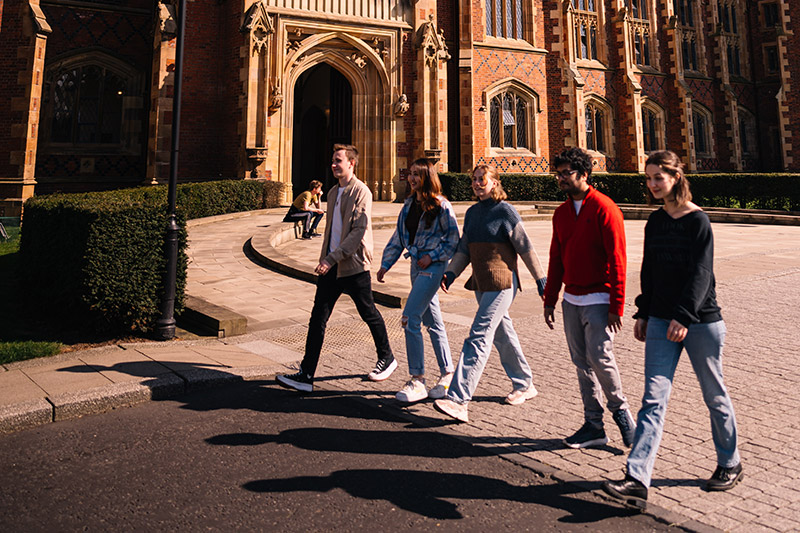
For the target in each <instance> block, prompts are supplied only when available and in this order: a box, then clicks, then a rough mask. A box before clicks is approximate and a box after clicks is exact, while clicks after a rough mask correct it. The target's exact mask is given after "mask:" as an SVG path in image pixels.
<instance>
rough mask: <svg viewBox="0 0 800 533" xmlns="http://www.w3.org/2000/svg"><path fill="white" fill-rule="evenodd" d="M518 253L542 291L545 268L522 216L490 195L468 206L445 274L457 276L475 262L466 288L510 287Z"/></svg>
mask: <svg viewBox="0 0 800 533" xmlns="http://www.w3.org/2000/svg"><path fill="white" fill-rule="evenodd" d="M517 255H519V256H520V257H521V258H522V261H523V262H524V263H525V266H526V267H527V268H528V271H529V272H530V273H531V275H532V276H533V278H534V279H535V280H537V284H538V285H539V287H540V293H541V290H542V289H544V280H545V279H546V278H545V274H544V270H543V269H542V265H541V263H539V257H538V256H537V255H536V250H534V248H533V243H532V242H531V240H530V239H529V238H528V234H527V233H526V232H525V228H524V227H523V225H522V218H520V216H519V213H517V210H516V209H514V207H513V206H512V205H511V204H509V203H507V202H495V201H494V200H492V199H491V198H488V199H486V200H483V201H480V202H478V203H476V204H475V205H473V206H472V207H470V208H469V209H467V213H466V215H465V216H464V231H463V234H462V235H461V240H460V241H459V242H458V248H456V253H455V255H453V258H452V259H451V261H450V265H449V266H448V268H447V273H446V274H447V277H448V278H450V279H454V278H456V277H458V275H459V274H461V273H462V272H463V271H464V269H465V268H466V267H467V265H468V264H470V263H472V277H470V279H469V280H468V281H467V283H466V288H467V289H469V290H477V291H481V292H487V291H500V290H504V289H510V288H511V286H512V280H513V276H514V274H517ZM520 287H521V285H520Z"/></svg>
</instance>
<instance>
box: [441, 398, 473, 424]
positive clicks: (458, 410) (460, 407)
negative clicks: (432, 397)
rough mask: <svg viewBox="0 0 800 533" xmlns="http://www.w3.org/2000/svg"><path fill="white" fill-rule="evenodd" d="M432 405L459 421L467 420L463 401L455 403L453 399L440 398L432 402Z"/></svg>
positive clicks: (465, 406) (467, 415) (465, 405)
mask: <svg viewBox="0 0 800 533" xmlns="http://www.w3.org/2000/svg"><path fill="white" fill-rule="evenodd" d="M433 407H434V408H435V409H436V410H437V411H439V412H440V413H444V414H446V415H447V416H452V417H453V418H455V419H456V420H458V421H459V422H469V414H468V413H467V404H465V403H456V402H454V401H453V400H448V399H446V398H442V399H440V400H436V401H435V402H433Z"/></svg>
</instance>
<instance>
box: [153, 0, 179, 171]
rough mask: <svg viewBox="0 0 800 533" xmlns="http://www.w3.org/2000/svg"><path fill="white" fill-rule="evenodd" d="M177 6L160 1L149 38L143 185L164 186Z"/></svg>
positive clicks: (169, 144) (170, 133)
mask: <svg viewBox="0 0 800 533" xmlns="http://www.w3.org/2000/svg"><path fill="white" fill-rule="evenodd" d="M176 15H177V6H176V5H175V4H174V3H173V2H172V1H171V0H161V3H160V4H159V5H158V19H157V20H156V28H155V32H154V38H153V74H152V76H153V77H152V79H151V80H150V83H151V87H150V117H149V121H148V122H149V126H150V127H149V130H148V138H147V178H146V180H145V183H149V184H153V185H155V184H157V183H166V181H167V180H168V179H169V161H170V157H171V150H172V147H171V143H172V99H173V94H174V90H175V37H176V33H177V31H178V26H177V19H176Z"/></svg>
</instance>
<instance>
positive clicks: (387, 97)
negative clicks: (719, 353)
mask: <svg viewBox="0 0 800 533" xmlns="http://www.w3.org/2000/svg"><path fill="white" fill-rule="evenodd" d="M321 64H327V65H328V66H329V67H330V68H332V69H335V70H336V71H337V72H339V73H340V74H341V75H342V76H343V77H344V78H345V79H346V80H347V83H348V84H349V85H350V87H351V89H352V144H354V145H355V146H356V148H357V149H358V151H359V167H358V169H357V171H356V173H357V175H358V177H359V178H360V179H361V180H362V181H364V182H365V183H366V184H367V185H368V186H369V188H370V190H371V191H372V194H373V198H374V199H375V200H393V199H394V186H393V178H394V175H395V171H396V169H395V166H396V163H395V158H394V153H393V149H392V147H393V146H394V143H393V142H392V139H393V134H392V127H393V125H392V113H391V106H392V97H391V94H392V87H391V83H390V79H389V75H388V73H387V71H386V68H385V66H384V63H383V59H382V58H381V57H380V56H379V55H378V54H377V53H376V52H375V50H374V49H373V48H370V47H369V46H367V44H366V43H364V42H363V41H361V40H360V39H358V38H356V37H353V36H352V35H349V34H347V33H341V32H331V33H324V34H316V35H312V36H309V37H307V38H305V39H303V40H302V42H298V44H297V46H296V49H295V50H294V51H293V52H292V53H290V54H289V55H288V57H287V60H286V68H285V69H284V72H283V87H284V89H285V94H289V95H294V94H295V91H296V88H297V86H298V83H300V80H301V77H302V76H303V75H304V74H305V73H306V72H308V71H310V69H313V68H314V67H316V66H318V65H321ZM295 106H296V102H295V99H294V98H287V101H286V102H285V103H284V109H283V113H282V120H281V131H282V132H283V134H282V138H281V143H280V150H281V152H280V156H279V160H280V170H279V172H280V176H281V178H280V179H281V180H282V181H284V182H286V183H291V182H292V177H293V176H294V170H293V165H294V162H295V157H294V152H295V150H296V149H297V147H296V146H295V143H294V138H295V135H294V131H293V129H294V126H295V123H296V119H295V112H296V109H295ZM328 155H330V154H328ZM309 179H314V178H309ZM299 192H300V191H297V190H293V191H292V195H293V196H296V195H297V194H299Z"/></svg>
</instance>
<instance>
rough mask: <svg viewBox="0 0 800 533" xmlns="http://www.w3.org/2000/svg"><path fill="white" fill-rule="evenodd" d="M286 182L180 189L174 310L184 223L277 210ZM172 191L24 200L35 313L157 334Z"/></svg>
mask: <svg viewBox="0 0 800 533" xmlns="http://www.w3.org/2000/svg"><path fill="white" fill-rule="evenodd" d="M282 187H283V185H282V184H281V183H277V182H261V181H254V180H230V181H216V182H206V183H192V184H184V185H180V186H179V187H178V191H177V203H178V225H179V228H180V231H179V237H178V272H177V291H176V306H175V307H176V312H179V311H180V310H182V307H183V295H184V287H185V285H186V265H187V257H186V220H187V219H188V218H202V217H207V216H212V215H219V214H224V213H232V212H238V211H246V210H253V209H260V208H263V207H265V206H269V207H273V206H277V205H279V201H280V194H281V192H282V190H283V189H282ZM166 207H167V188H166V186H155V187H139V188H135V189H122V190H116V191H107V192H93V193H82V194H56V195H50V196H36V197H33V198H31V199H29V200H28V201H27V202H26V203H25V208H24V213H25V215H24V223H23V225H22V237H21V243H20V273H21V277H22V280H23V283H24V286H25V287H26V288H27V294H26V298H25V301H26V302H29V303H33V304H35V305H37V306H38V307H37V308H36V309H34V310H32V311H34V312H36V313H37V314H39V315H42V314H50V315H52V316H53V319H56V320H67V321H73V322H75V323H76V324H82V325H89V326H90V327H92V328H94V329H95V330H100V331H106V330H111V331H131V330H138V331H142V332H148V331H152V330H153V328H154V326H155V321H156V320H157V319H158V318H159V316H160V312H159V307H160V302H161V295H162V287H161V285H162V278H163V275H164V270H165V268H166V261H165V259H164V239H165V237H166V227H167V224H166Z"/></svg>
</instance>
